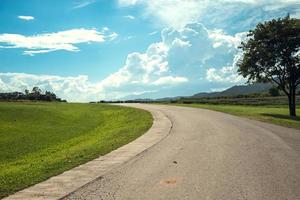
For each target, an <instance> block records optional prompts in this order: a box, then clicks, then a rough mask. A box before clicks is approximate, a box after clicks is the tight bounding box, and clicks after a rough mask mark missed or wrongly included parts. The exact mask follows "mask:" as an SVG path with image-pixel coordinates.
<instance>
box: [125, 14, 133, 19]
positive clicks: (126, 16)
mask: <svg viewBox="0 0 300 200" xmlns="http://www.w3.org/2000/svg"><path fill="white" fill-rule="evenodd" d="M124 17H125V18H127V19H131V20H134V19H135V17H134V16H132V15H125V16H124Z"/></svg>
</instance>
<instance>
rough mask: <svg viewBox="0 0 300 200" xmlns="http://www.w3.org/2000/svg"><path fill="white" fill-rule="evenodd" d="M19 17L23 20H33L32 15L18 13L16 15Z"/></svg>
mask: <svg viewBox="0 0 300 200" xmlns="http://www.w3.org/2000/svg"><path fill="white" fill-rule="evenodd" d="M18 18H19V19H22V20H25V21H30V20H34V17H33V16H24V15H20V16H18Z"/></svg>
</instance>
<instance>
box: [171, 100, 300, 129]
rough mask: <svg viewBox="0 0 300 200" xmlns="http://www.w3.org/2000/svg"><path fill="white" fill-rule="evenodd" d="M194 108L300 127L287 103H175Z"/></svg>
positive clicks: (297, 119) (299, 119)
mask: <svg viewBox="0 0 300 200" xmlns="http://www.w3.org/2000/svg"><path fill="white" fill-rule="evenodd" d="M174 105H177V106H186V107H194V108H204V109H209V110H215V111H219V112H224V113H228V114H232V115H237V116H242V117H247V118H250V119H255V120H259V121H263V122H269V123H273V124H277V125H281V126H286V127H291V128H297V129H300V118H299V117H296V118H293V117H290V116H289V113H288V110H287V105H269V106H249V105H222V104H218V105H216V104H174Z"/></svg>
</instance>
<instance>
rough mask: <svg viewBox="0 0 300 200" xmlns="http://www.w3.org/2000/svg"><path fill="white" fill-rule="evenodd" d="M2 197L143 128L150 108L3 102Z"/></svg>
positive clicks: (147, 124)
mask: <svg viewBox="0 0 300 200" xmlns="http://www.w3.org/2000/svg"><path fill="white" fill-rule="evenodd" d="M0 121H1V123H0V198H1V197H3V196H6V195H9V194H11V193H13V192H15V191H17V190H20V189H22V188H25V187H27V186H29V185H33V184H35V183H38V182H41V181H43V180H45V179H47V178H49V177H51V176H53V175H56V174H60V173H61V172H63V171H65V170H68V169H70V168H73V167H75V166H78V165H80V164H82V163H85V162H87V161H89V160H92V159H94V158H96V157H98V156H100V155H104V154H106V153H108V152H110V151H112V150H114V149H116V148H118V147H120V146H122V145H124V144H127V143H128V142H130V141H132V140H134V139H135V138H137V137H139V136H140V135H142V134H143V133H145V132H146V131H147V130H148V129H149V128H150V127H151V125H152V116H151V114H150V113H149V112H147V111H144V110H140V109H135V108H125V107H120V106H112V105H106V104H101V105H100V104H67V103H40V102H39V103H38V102H37V103H30V102H27V103H24V102H23V103H20V102H19V103H4V102H2V103H0Z"/></svg>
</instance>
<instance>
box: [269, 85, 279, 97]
mask: <svg viewBox="0 0 300 200" xmlns="http://www.w3.org/2000/svg"><path fill="white" fill-rule="evenodd" d="M269 94H270V95H271V96H272V97H277V96H279V90H278V88H277V87H271V88H270V89H269Z"/></svg>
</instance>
